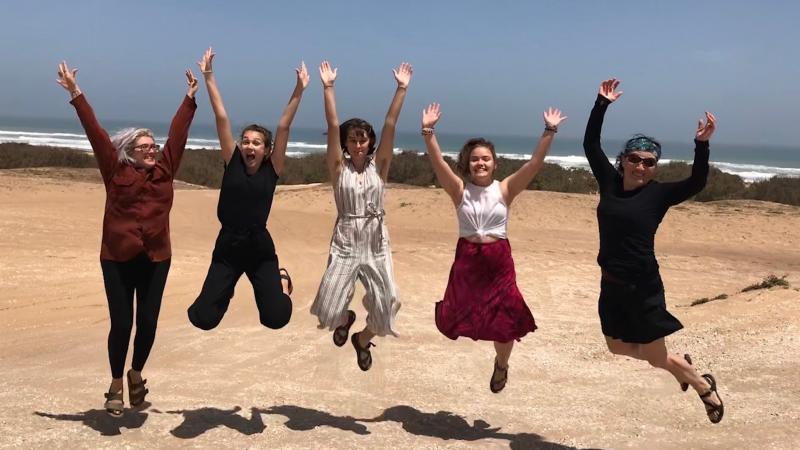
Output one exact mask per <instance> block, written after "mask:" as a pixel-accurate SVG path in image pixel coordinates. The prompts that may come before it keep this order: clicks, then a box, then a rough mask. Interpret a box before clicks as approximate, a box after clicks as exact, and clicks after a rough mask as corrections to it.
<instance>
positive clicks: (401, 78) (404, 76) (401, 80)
mask: <svg viewBox="0 0 800 450" xmlns="http://www.w3.org/2000/svg"><path fill="white" fill-rule="evenodd" d="M392 73H394V79H395V80H397V87H399V88H404V89H405V88H407V87H408V83H410V82H411V75H413V73H414V68H413V67H411V64H409V63H407V62H402V63H400V67H398V68H397V69H392Z"/></svg>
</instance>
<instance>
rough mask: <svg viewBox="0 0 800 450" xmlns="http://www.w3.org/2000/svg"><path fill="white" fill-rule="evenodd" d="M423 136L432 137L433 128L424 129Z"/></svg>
mask: <svg viewBox="0 0 800 450" xmlns="http://www.w3.org/2000/svg"><path fill="white" fill-rule="evenodd" d="M421 134H422V135H423V136H431V135H433V127H423V128H422V131H421Z"/></svg>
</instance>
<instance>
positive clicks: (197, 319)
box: [187, 305, 222, 331]
mask: <svg viewBox="0 0 800 450" xmlns="http://www.w3.org/2000/svg"><path fill="white" fill-rule="evenodd" d="M199 309H200V308H198V307H197V306H195V305H192V306H190V307H189V310H188V311H187V314H188V316H189V322H191V323H192V325H194V326H196V327H197V328H200V329H201V330H205V331H208V330H213V329H214V328H216V327H217V325H219V322H220V320H222V318H221V317H219V318H212V317H209V316H208V315H207V314H202V313H201V312H200V310H199Z"/></svg>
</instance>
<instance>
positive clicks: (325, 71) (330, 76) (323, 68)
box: [319, 61, 338, 87]
mask: <svg viewBox="0 0 800 450" xmlns="http://www.w3.org/2000/svg"><path fill="white" fill-rule="evenodd" d="M337 70H338V69H336V68H334V67H331V63H329V62H328V61H322V64H320V65H319V78H320V79H321V80H322V86H324V87H332V86H333V83H334V82H335V81H336V71H337Z"/></svg>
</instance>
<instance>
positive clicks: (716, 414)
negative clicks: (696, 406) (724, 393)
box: [700, 373, 725, 423]
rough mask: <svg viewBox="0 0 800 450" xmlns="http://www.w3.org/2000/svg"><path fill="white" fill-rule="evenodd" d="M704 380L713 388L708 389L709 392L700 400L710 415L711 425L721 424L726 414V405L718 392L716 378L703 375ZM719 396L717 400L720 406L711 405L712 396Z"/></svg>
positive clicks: (708, 374)
mask: <svg viewBox="0 0 800 450" xmlns="http://www.w3.org/2000/svg"><path fill="white" fill-rule="evenodd" d="M703 378H705V379H706V381H707V382H708V384H710V385H711V387H709V388H708V392H706V393H705V394H701V395H700V400H702V401H703V404H704V405H705V407H706V414H707V415H708V420H710V421H711V423H719V422H720V421H721V420H722V415H723V414H725V405H723V404H722V397H720V396H719V392H717V381H716V380H715V379H714V376H713V375H711V374H710V373H706V374H703ZM712 393H714V394H717V400H719V405H715V404H713V403H711V400H710V397H711V394H712Z"/></svg>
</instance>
